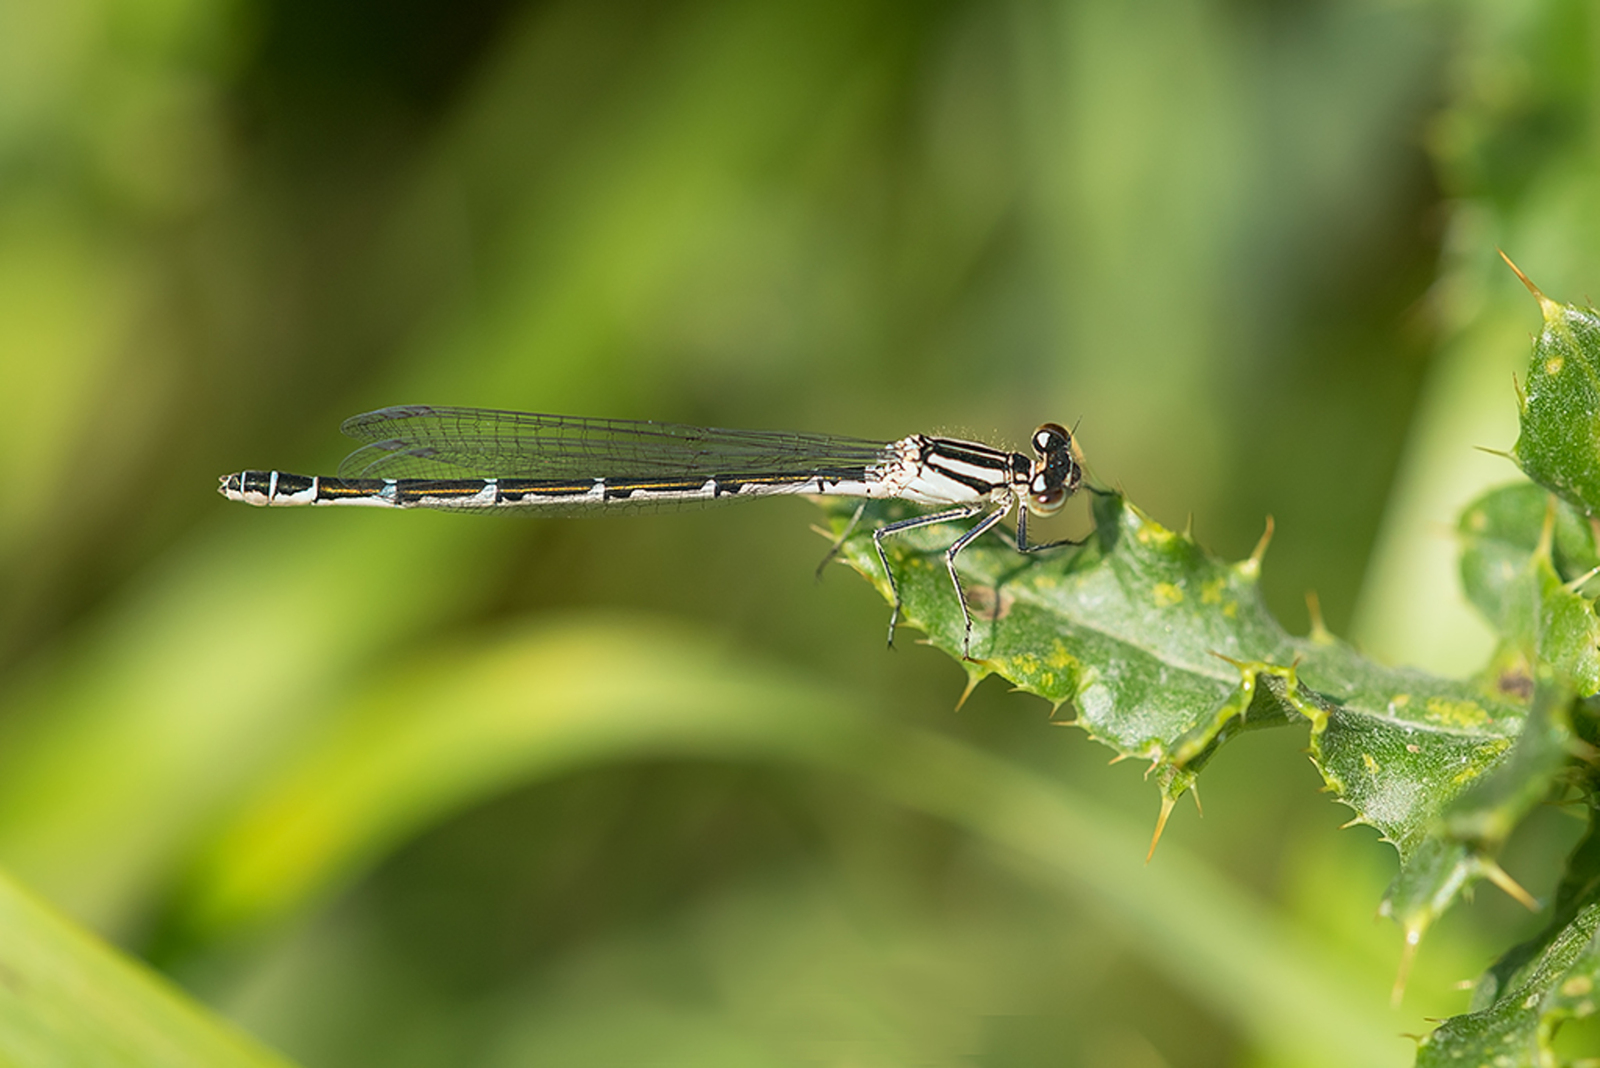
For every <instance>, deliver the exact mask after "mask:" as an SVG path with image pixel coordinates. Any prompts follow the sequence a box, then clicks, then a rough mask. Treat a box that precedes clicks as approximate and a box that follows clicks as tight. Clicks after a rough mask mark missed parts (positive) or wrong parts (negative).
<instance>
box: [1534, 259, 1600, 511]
mask: <svg viewBox="0 0 1600 1068" xmlns="http://www.w3.org/2000/svg"><path fill="white" fill-rule="evenodd" d="M1513 269H1514V268H1513ZM1518 274H1519V276H1520V275H1521V272H1520V271H1519V272H1518ZM1523 282H1524V283H1526V284H1527V286H1528V289H1529V290H1530V291H1531V292H1532V293H1533V295H1534V296H1535V297H1536V298H1538V301H1539V307H1540V310H1541V311H1542V312H1543V313H1544V327H1543V329H1542V330H1540V332H1539V337H1538V339H1537V340H1536V341H1535V342H1534V345H1533V360H1532V362H1531V363H1530V364H1529V365H1528V382H1527V392H1526V395H1525V396H1524V397H1523V400H1522V411H1521V419H1522V433H1521V434H1520V435H1519V436H1518V438H1517V443H1516V446H1515V447H1514V448H1513V450H1512V453H1513V455H1514V456H1515V458H1516V460H1517V462H1518V463H1519V464H1521V465H1522V470H1523V471H1524V472H1526V473H1527V475H1528V477H1529V478H1531V479H1533V480H1534V481H1535V482H1537V483H1539V484H1540V485H1541V486H1545V487H1546V488H1548V489H1550V490H1552V491H1554V492H1555V493H1558V494H1560V495H1561V496H1562V497H1564V498H1566V499H1567V500H1569V501H1571V502H1572V503H1573V504H1575V505H1577V506H1578V507H1579V508H1581V509H1583V511H1585V512H1587V513H1589V514H1591V515H1593V514H1595V513H1596V512H1600V314H1597V313H1596V312H1595V311H1594V309H1592V308H1579V307H1576V306H1574V305H1571V304H1558V303H1556V302H1555V301H1553V300H1551V299H1550V298H1549V297H1547V296H1545V295H1544V294H1543V293H1540V292H1539V290H1538V289H1537V288H1535V287H1534V285H1533V283H1531V282H1528V280H1527V278H1525V277H1524V278H1523Z"/></svg>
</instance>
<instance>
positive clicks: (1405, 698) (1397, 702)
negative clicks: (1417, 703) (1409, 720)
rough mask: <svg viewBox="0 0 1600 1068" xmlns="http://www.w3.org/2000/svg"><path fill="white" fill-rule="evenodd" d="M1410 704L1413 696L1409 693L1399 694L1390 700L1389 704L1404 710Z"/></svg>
mask: <svg viewBox="0 0 1600 1068" xmlns="http://www.w3.org/2000/svg"><path fill="white" fill-rule="evenodd" d="M1410 703H1411V695H1410V694H1408V693H1397V694H1395V695H1394V696H1393V697H1391V698H1389V704H1390V705H1391V706H1392V707H1394V708H1404V707H1406V706H1407V705H1409V704H1410Z"/></svg>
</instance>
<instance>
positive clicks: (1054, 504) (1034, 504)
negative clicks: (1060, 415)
mask: <svg viewBox="0 0 1600 1068" xmlns="http://www.w3.org/2000/svg"><path fill="white" fill-rule="evenodd" d="M1033 451H1034V452H1036V453H1038V454H1039V458H1038V459H1037V460H1035V461H1034V462H1033V469H1032V470H1031V471H1030V472H1029V474H1028V496H1027V500H1026V506H1027V509H1028V511H1030V512H1032V513H1033V514H1034V515H1041V516H1042V515H1051V514H1053V513H1055V512H1059V511H1060V510H1061V506H1062V505H1064V504H1066V503H1067V498H1068V497H1070V496H1072V494H1073V493H1074V492H1076V491H1077V489H1078V483H1079V482H1081V481H1082V480H1083V468H1082V467H1080V466H1079V465H1078V459H1077V457H1076V456H1075V455H1073V449H1072V435H1071V434H1070V433H1069V432H1068V431H1067V428H1066V427H1064V426H1062V425H1061V424H1059V423H1046V424H1044V425H1043V426H1041V427H1040V428H1039V429H1038V430H1035V431H1034V432H1033Z"/></svg>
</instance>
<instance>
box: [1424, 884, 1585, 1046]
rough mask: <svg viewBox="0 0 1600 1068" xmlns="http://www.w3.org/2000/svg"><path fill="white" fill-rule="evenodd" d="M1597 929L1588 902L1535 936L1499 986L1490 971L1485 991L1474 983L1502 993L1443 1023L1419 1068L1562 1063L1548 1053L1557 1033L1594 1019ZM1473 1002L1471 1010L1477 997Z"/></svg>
mask: <svg viewBox="0 0 1600 1068" xmlns="http://www.w3.org/2000/svg"><path fill="white" fill-rule="evenodd" d="M1590 897H1591V898H1592V897H1593V894H1592V893H1591V895H1590ZM1597 929H1600V903H1596V902H1594V901H1592V900H1591V901H1590V903H1589V904H1587V905H1585V906H1584V907H1583V908H1582V909H1581V910H1580V911H1577V912H1575V914H1574V915H1572V916H1571V917H1569V918H1568V919H1567V920H1566V921H1565V922H1563V923H1562V924H1561V925H1560V926H1559V927H1553V928H1552V929H1550V930H1548V931H1546V932H1545V933H1544V934H1541V935H1540V937H1539V939H1537V940H1536V942H1537V946H1536V947H1534V948H1535V949H1536V952H1534V953H1532V954H1531V955H1530V956H1527V957H1523V958H1521V963H1520V966H1519V967H1517V968H1516V970H1515V971H1513V972H1511V973H1508V974H1507V975H1506V976H1505V978H1504V982H1503V984H1497V983H1496V982H1495V981H1494V980H1495V978H1497V977H1496V976H1495V974H1494V972H1492V971H1491V973H1490V975H1489V976H1486V977H1485V983H1487V984H1488V985H1487V987H1486V986H1485V983H1480V985H1479V988H1478V993H1479V994H1481V993H1482V992H1483V991H1484V990H1485V989H1489V990H1490V991H1491V992H1492V991H1493V990H1495V989H1497V988H1498V989H1500V990H1503V991H1504V992H1503V993H1502V994H1500V996H1498V997H1494V998H1493V1000H1492V1001H1491V1002H1490V1003H1489V1004H1488V1005H1486V1006H1484V1007H1481V1008H1479V1009H1478V1010H1477V1011H1475V1012H1470V1013H1467V1014H1466V1015H1463V1016H1455V1017H1452V1018H1451V1019H1449V1020H1446V1021H1445V1022H1444V1023H1443V1024H1441V1025H1440V1026H1439V1027H1438V1029H1437V1030H1435V1031H1434V1032H1433V1033H1432V1034H1430V1035H1428V1036H1427V1037H1426V1038H1424V1039H1423V1040H1422V1045H1421V1048H1419V1049H1418V1051H1417V1068H1445V1066H1449V1068H1455V1066H1457V1065H1477V1064H1496V1065H1498V1064H1505V1065H1547V1064H1548V1065H1555V1064H1560V1063H1562V1062H1561V1060H1559V1059H1558V1057H1557V1054H1556V1051H1555V1049H1554V1039H1555V1037H1556V1033H1557V1031H1558V1030H1559V1029H1560V1027H1561V1026H1562V1024H1564V1023H1566V1022H1567V1021H1568V1020H1572V1019H1579V1018H1583V1017H1587V1016H1592V1015H1593V1014H1594V1012H1595V1007H1596V1003H1597V993H1596V990H1597V987H1600V944H1597V938H1596V930H1597ZM1522 949H1524V947H1518V950H1513V953H1517V952H1518V951H1520V950H1522ZM1508 956H1509V955H1508ZM1497 967H1498V965H1497ZM1473 1000H1474V1004H1476V1003H1477V1002H1478V997H1477V996H1475V997H1474V999H1473Z"/></svg>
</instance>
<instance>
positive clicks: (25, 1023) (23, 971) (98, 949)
mask: <svg viewBox="0 0 1600 1068" xmlns="http://www.w3.org/2000/svg"><path fill="white" fill-rule="evenodd" d="M0 1061H4V1062H5V1063H6V1064H8V1065H17V1066H19V1068H21V1066H34V1065H37V1066H40V1068H43V1066H45V1065H77V1064H81V1065H96V1066H99V1065H104V1066H107V1068H183V1066H190V1065H192V1066H194V1068H290V1066H289V1062H288V1061H286V1060H284V1059H283V1058H282V1057H280V1056H279V1055H277V1054H276V1053H273V1052H272V1051H270V1050H268V1049H267V1048H265V1047H264V1046H262V1045H260V1044H258V1043H257V1042H255V1041H254V1040H252V1039H251V1038H249V1037H248V1036H246V1035H245V1034H243V1033H242V1032H240V1031H238V1030H237V1029H236V1028H234V1027H233V1025H231V1024H229V1023H228V1022H227V1021H225V1020H222V1019H220V1018H219V1017H217V1016H215V1015H214V1014H212V1013H211V1012H210V1010H208V1009H206V1008H204V1007H203V1006H201V1005H199V1004H198V1003H197V1002H195V1001H193V1000H192V999H191V998H190V997H189V996H188V995H186V994H184V993H183V992H182V991H179V990H177V989H176V988H174V987H173V986H172V985H171V984H170V982H169V981H168V980H166V979H164V978H162V977H160V976H158V975H156V974H155V973H153V972H151V971H150V970H149V969H148V968H147V967H146V966H144V965H143V964H140V963H138V962H135V961H132V960H130V959H128V958H127V957H124V956H123V955H121V954H120V953H119V952H118V951H116V950H114V949H112V948H111V947H110V946H107V945H106V944H105V943H103V942H101V941H100V940H99V939H97V938H95V937H94V936H93V935H91V934H89V933H87V932H86V931H84V930H82V929H81V928H79V927H78V926H77V925H76V924H74V923H72V922H71V921H70V920H68V919H66V918H65V917H63V916H61V915H59V914H58V913H56V912H55V911H54V910H53V909H51V908H50V907H49V906H47V905H45V904H44V903H42V902H40V901H38V900H36V899H35V898H34V897H33V896H32V895H31V894H29V893H28V892H27V891H25V890H24V889H22V888H21V887H20V886H18V885H17V884H16V883H14V882H12V881H11V879H10V878H9V877H8V876H5V875H3V874H0Z"/></svg>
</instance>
